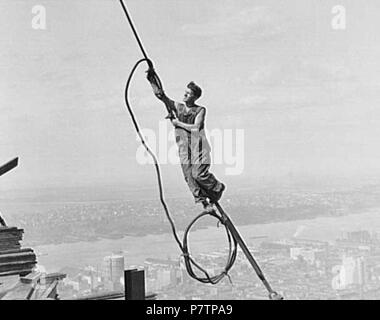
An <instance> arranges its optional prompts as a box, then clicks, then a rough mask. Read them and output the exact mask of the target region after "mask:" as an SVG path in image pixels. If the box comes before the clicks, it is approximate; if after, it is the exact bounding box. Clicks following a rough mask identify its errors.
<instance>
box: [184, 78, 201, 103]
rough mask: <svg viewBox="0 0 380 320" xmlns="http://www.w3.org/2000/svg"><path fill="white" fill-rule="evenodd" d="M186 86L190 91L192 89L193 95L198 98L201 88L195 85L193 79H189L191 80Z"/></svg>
mask: <svg viewBox="0 0 380 320" xmlns="http://www.w3.org/2000/svg"><path fill="white" fill-rule="evenodd" d="M187 87H188V88H189V89H190V90H191V91H193V93H194V96H195V97H196V98H197V99H198V98H200V96H201V95H202V89H201V88H200V87H199V86H198V85H196V84H195V82H194V81H191V82H190V83H189V84H188V85H187Z"/></svg>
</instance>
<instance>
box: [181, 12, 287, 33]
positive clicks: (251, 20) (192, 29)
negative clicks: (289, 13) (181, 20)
mask: <svg viewBox="0 0 380 320" xmlns="http://www.w3.org/2000/svg"><path fill="white" fill-rule="evenodd" d="M182 31H183V32H184V33H185V34H187V35H191V36H198V37H217V36H224V37H225V36H246V35H247V34H249V36H250V37H252V38H271V37H274V36H276V35H279V34H281V33H282V31H283V21H282V19H281V18H280V16H279V15H278V14H276V13H275V12H274V11H273V9H270V8H268V7H262V6H255V7H250V8H245V9H242V10H240V11H237V12H236V10H232V8H230V6H226V7H223V8H222V9H221V10H219V12H218V13H217V14H216V15H215V18H214V19H211V20H210V21H208V22H206V23H203V24H195V23H194V24H186V25H183V26H182Z"/></svg>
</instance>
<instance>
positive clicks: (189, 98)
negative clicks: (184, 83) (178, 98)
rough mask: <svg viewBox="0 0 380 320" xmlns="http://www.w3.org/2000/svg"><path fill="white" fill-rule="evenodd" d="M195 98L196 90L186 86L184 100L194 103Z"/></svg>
mask: <svg viewBox="0 0 380 320" xmlns="http://www.w3.org/2000/svg"><path fill="white" fill-rule="evenodd" d="M195 100H196V98H195V96H194V92H193V91H192V90H191V89H189V88H186V90H185V94H184V95H183V102H187V103H193V102H194V101H195Z"/></svg>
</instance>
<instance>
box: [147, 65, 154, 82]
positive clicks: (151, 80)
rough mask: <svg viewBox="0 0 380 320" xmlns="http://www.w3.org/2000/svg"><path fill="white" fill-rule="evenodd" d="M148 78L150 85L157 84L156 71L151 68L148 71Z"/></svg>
mask: <svg viewBox="0 0 380 320" xmlns="http://www.w3.org/2000/svg"><path fill="white" fill-rule="evenodd" d="M146 78H147V79H148V81H149V82H150V83H154V82H155V80H156V72H155V71H154V69H152V68H149V69H148V70H147V71H146Z"/></svg>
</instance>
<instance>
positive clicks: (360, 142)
mask: <svg viewBox="0 0 380 320" xmlns="http://www.w3.org/2000/svg"><path fill="white" fill-rule="evenodd" d="M125 2H126V4H127V6H128V8H129V11H130V13H131V15H132V17H133V20H134V22H135V25H136V27H137V29H138V32H139V34H140V36H141V39H142V41H143V43H144V46H145V49H146V51H147V53H148V55H149V57H150V58H151V59H152V60H153V61H154V64H155V67H156V71H157V72H158V74H159V75H160V77H161V79H162V81H163V83H164V87H165V91H166V93H167V94H168V95H169V96H170V97H172V98H173V99H175V100H181V98H182V96H183V92H184V89H185V86H186V84H187V83H188V82H189V81H192V80H193V81H195V82H197V83H198V84H199V85H200V86H201V87H202V89H203V96H202V97H201V99H200V100H199V104H201V105H204V106H206V108H207V122H206V125H207V129H208V130H213V129H216V130H221V131H222V132H225V131H226V130H232V132H233V133H236V130H243V132H244V168H243V170H242V171H241V172H240V173H239V174H237V175H232V176H231V175H228V174H227V173H226V167H228V164H225V163H224V164H223V163H222V164H219V165H215V166H213V172H215V174H216V175H217V176H218V177H219V178H220V179H221V180H223V181H227V182H228V183H229V184H230V185H239V184H240V183H241V182H242V181H252V183H254V182H255V181H260V179H261V178H266V177H267V178H268V179H277V178H279V179H280V178H284V177H285V178H287V179H295V180H296V179H303V178H305V177H306V179H307V178H313V177H314V178H320V179H324V178H325V177H328V179H330V178H331V179H333V178H345V179H349V180H350V179H352V181H354V180H355V181H356V180H357V179H360V178H362V177H372V178H374V179H375V178H379V177H380V148H379V146H380V108H379V102H380V90H379V88H380V72H379V71H380V61H379V59H378V57H379V56H380V41H379V40H380V35H379V33H378V30H379V28H380V19H379V14H380V11H379V9H380V8H379V7H380V3H378V1H375V0H367V1H363V2H359V1H353V0H350V1H349V0H342V1H339V3H337V2H336V1H335V0H334V1H330V0H326V1H317V0H315V1H311V0H306V1H305V0H289V1H273V0H266V1H256V0H208V1H201V0H193V1H185V0H144V1H137V0H129V1H125ZM36 5H42V6H44V8H45V9H46V29H43V30H41V29H39V30H36V29H34V28H33V27H32V20H33V18H34V17H35V16H36V14H35V13H33V12H32V10H33V8H34V6H36ZM336 5H342V6H344V8H345V13H346V27H345V29H343V30H336V29H334V28H333V27H332V21H333V19H334V16H335V15H336V14H334V13H333V12H332V8H333V7H334V6H336ZM0 11H1V12H2V19H1V21H0V70H1V72H0V128H1V130H0V150H1V151H0V162H1V163H5V162H6V161H8V160H10V159H12V158H13V157H15V156H19V157H20V165H19V167H18V168H17V169H15V170H14V171H12V172H11V173H8V174H7V175H5V176H3V177H1V182H0V191H2V192H6V191H7V190H11V189H12V190H13V189H34V188H42V189H43V188H55V187H57V188H59V187H88V186H109V187H117V186H122V185H123V186H135V187H138V188H143V187H144V186H146V185H154V183H155V177H154V168H153V167H152V166H151V165H141V164H139V163H138V162H137V160H136V152H137V149H138V148H139V142H138V141H137V140H136V135H135V132H134V129H133V126H132V124H131V121H130V119H129V116H128V114H127V112H126V109H125V105H124V87H125V82H126V79H127V77H128V75H129V71H130V69H131V68H132V66H133V65H134V63H135V62H136V61H137V60H138V59H140V58H141V53H140V51H139V49H138V46H137V44H136V42H135V39H134V38H133V36H132V33H131V30H130V29H129V26H128V24H127V21H126V19H125V17H124V14H123V11H122V9H121V6H120V4H119V1H117V0H81V1H77V0H65V1H63V0H45V1H42V0H2V1H1V3H0ZM145 70H146V67H145V66H144V67H141V68H140V69H138V72H137V74H136V77H135V79H134V82H133V84H132V88H131V92H130V97H131V101H132V103H133V107H134V109H135V112H136V115H137V117H138V119H139V120H140V122H141V127H142V128H149V129H151V130H153V131H156V132H158V128H159V122H160V121H163V118H164V117H165V109H164V107H163V106H162V105H161V104H160V102H159V101H157V100H156V99H155V97H154V95H153V94H152V91H151V89H150V87H149V84H148V83H147V81H146V80H145V78H144V71H145ZM168 130H169V131H170V130H171V126H170V124H168ZM233 144H234V140H232V145H233ZM162 170H163V176H164V181H166V182H167V183H169V184H170V185H171V186H172V187H175V188H177V187H178V188H179V190H182V191H184V190H186V188H185V186H184V182H183V181H182V173H181V170H180V167H179V166H178V165H175V164H164V165H163V167H162Z"/></svg>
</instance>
